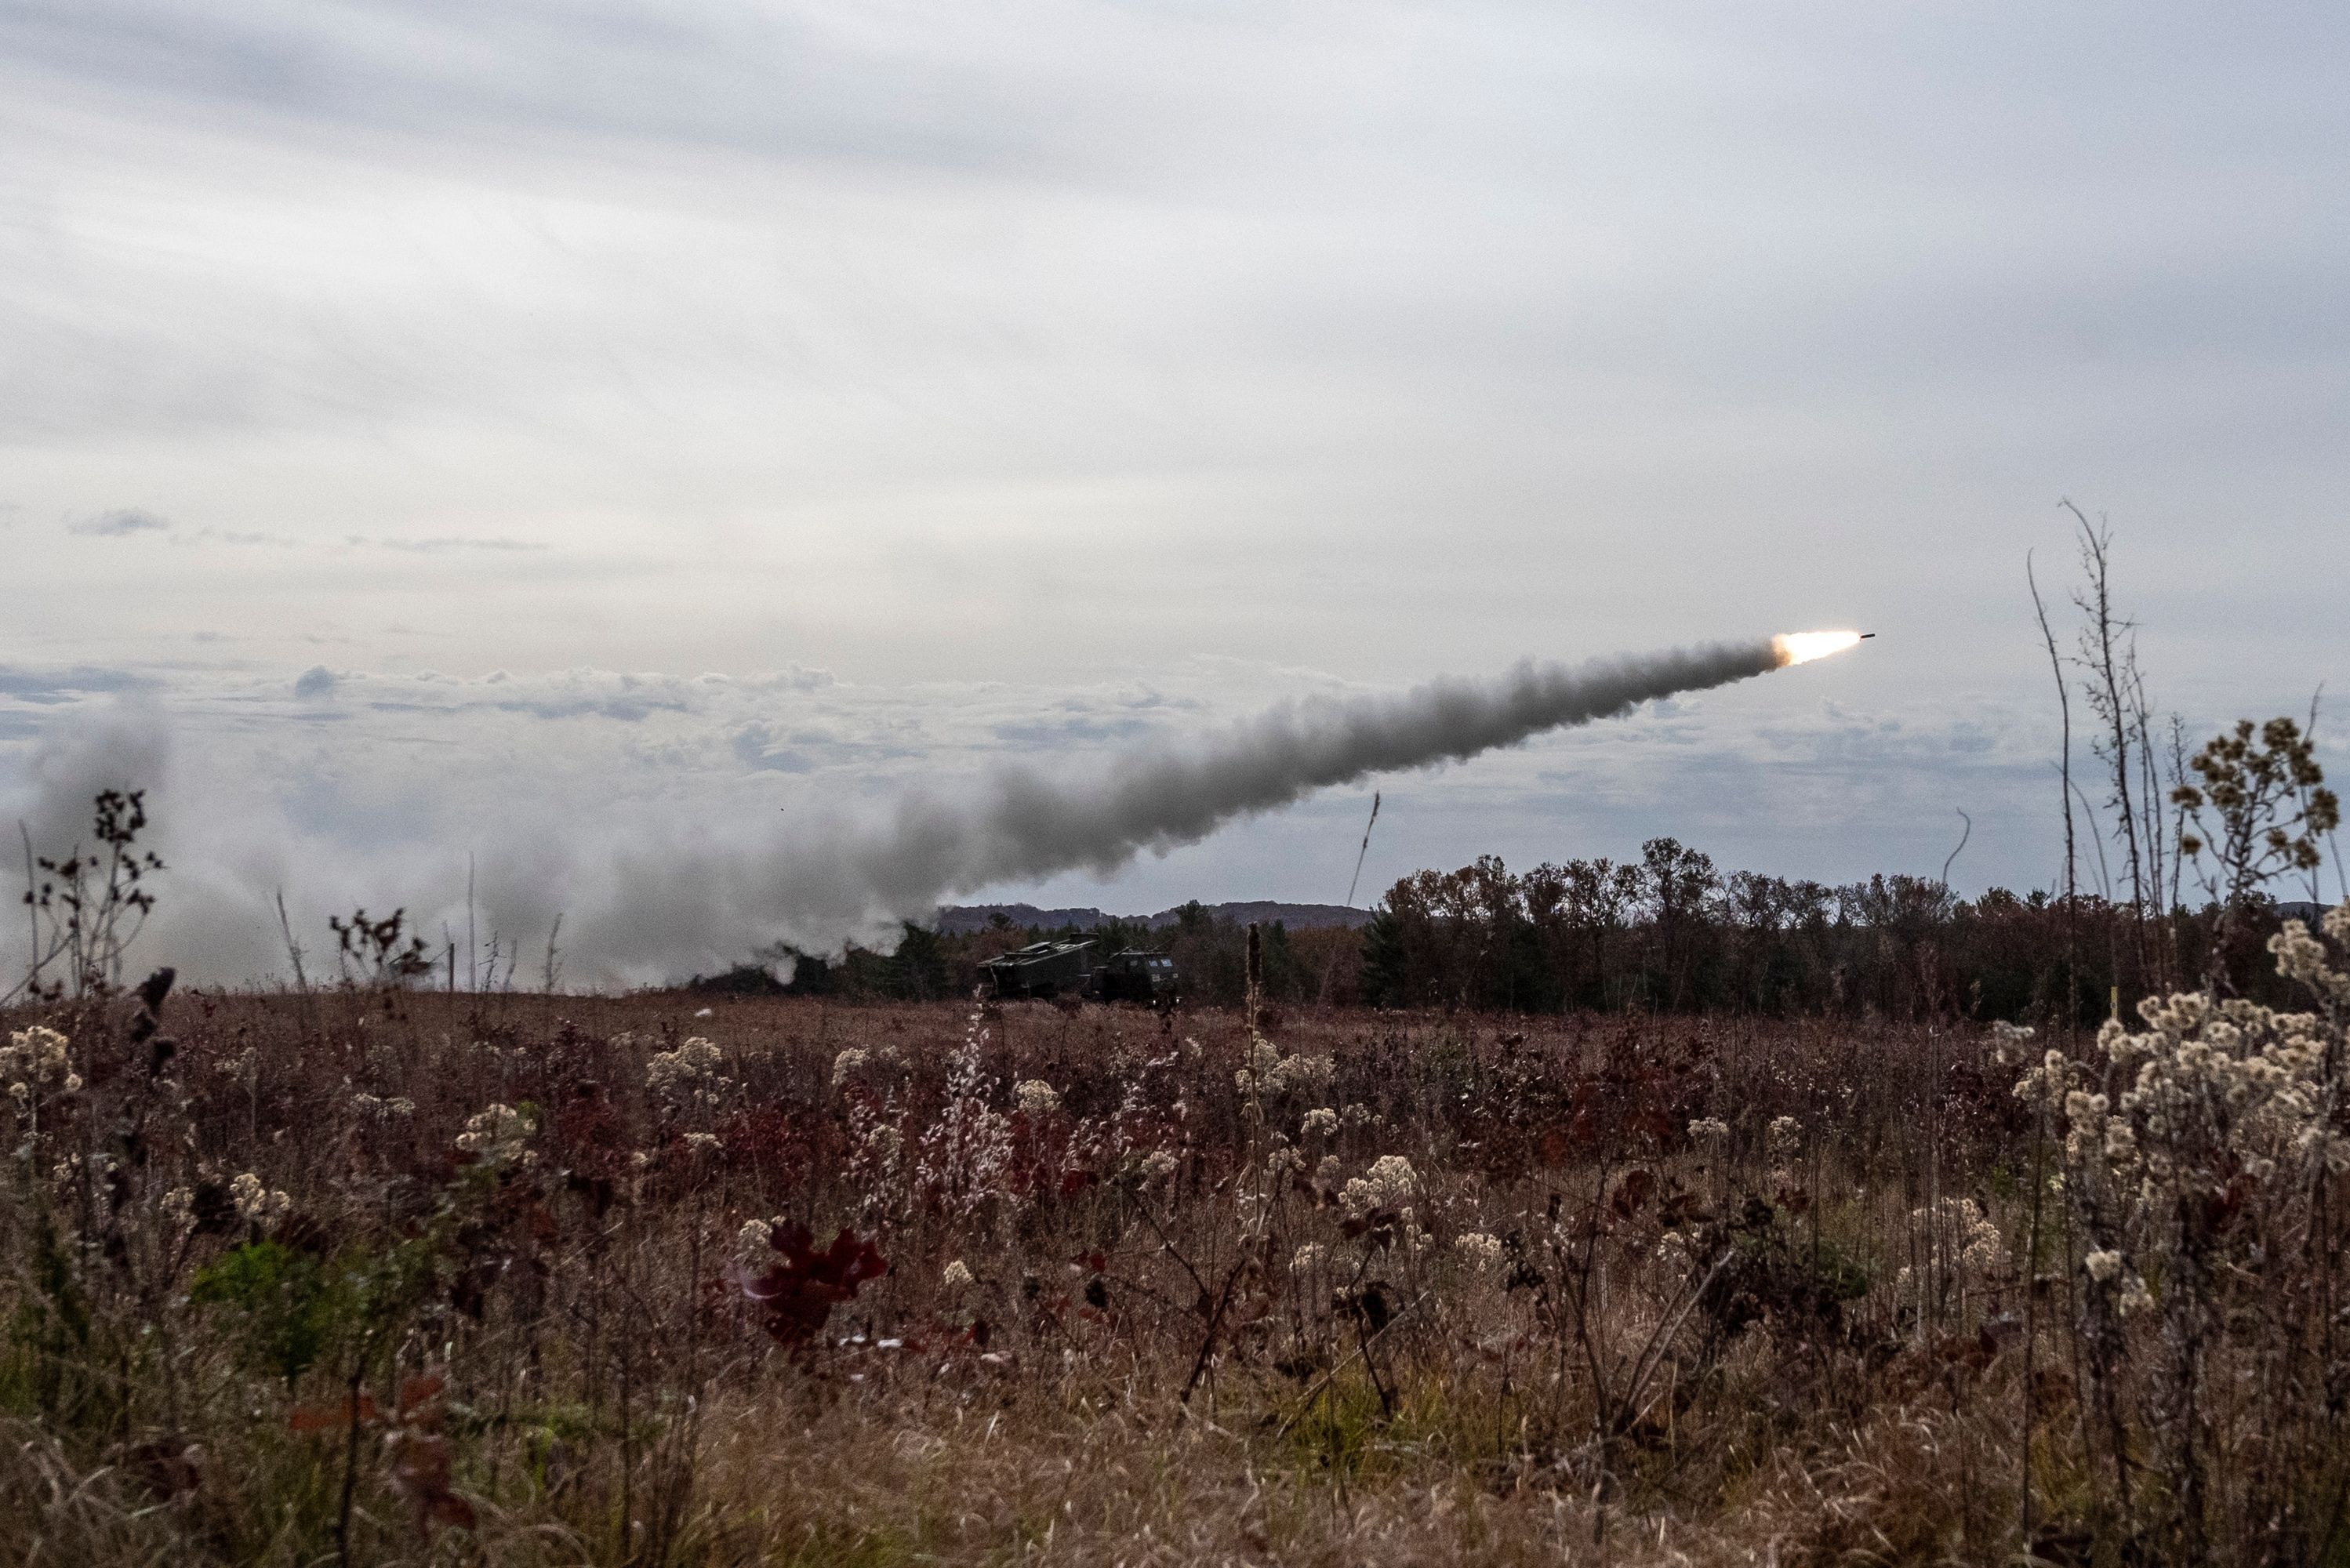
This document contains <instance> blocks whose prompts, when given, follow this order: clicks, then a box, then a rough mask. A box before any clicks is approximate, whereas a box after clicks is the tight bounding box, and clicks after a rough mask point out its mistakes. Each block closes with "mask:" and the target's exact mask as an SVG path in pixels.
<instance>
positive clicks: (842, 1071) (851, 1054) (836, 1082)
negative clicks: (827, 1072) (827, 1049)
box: [832, 1045, 872, 1089]
mask: <svg viewBox="0 0 2350 1568" xmlns="http://www.w3.org/2000/svg"><path fill="white" fill-rule="evenodd" d="M870 1060H872V1058H871V1057H870V1056H868V1054H866V1053H865V1052H864V1051H863V1050H862V1049H861V1048H859V1047H858V1046H855V1045H851V1046H850V1047H849V1048H848V1049H847V1050H846V1051H843V1052H842V1053H841V1054H839V1055H837V1056H835V1057H834V1058H833V1059H832V1086H833V1087H834V1088H836V1089H837V1088H838V1087H840V1085H843V1084H845V1083H847V1082H848V1080H849V1078H850V1076H851V1075H854V1074H856V1073H857V1072H858V1071H859V1070H860V1069H861V1068H863V1067H864V1065H865V1064H866V1063H867V1062H868V1061H870Z"/></svg>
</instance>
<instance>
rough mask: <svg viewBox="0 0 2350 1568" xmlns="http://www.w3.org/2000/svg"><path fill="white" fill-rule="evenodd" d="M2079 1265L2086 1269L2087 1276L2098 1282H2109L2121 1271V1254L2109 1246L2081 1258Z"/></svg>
mask: <svg viewBox="0 0 2350 1568" xmlns="http://www.w3.org/2000/svg"><path fill="white" fill-rule="evenodd" d="M2081 1266H2082V1267H2083V1268H2085V1269H2086V1270H2088V1271H2089V1277H2090V1278H2091V1279H2093V1280H2095V1281H2096V1282H2098V1283H2099V1284H2101V1285H2102V1284H2109V1283H2111V1282H2113V1281H2114V1279H2115V1278H2116V1277H2117V1276H2118V1275H2119V1274H2120V1273H2121V1272H2122V1255H2121V1254H2120V1253H2119V1252H2116V1251H2114V1250H2113V1249H2111V1248H2110V1247H2109V1248H2106V1250H2104V1251H2096V1252H2092V1253H2090V1254H2089V1255H2088V1256H2087V1257H2085V1258H2084V1259H2082V1260H2081Z"/></svg>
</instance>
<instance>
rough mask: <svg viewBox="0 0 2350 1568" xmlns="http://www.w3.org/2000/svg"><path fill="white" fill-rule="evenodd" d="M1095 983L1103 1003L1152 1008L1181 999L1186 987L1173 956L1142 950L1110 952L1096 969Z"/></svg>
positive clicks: (1167, 1004) (1169, 1004)
mask: <svg viewBox="0 0 2350 1568" xmlns="http://www.w3.org/2000/svg"><path fill="white" fill-rule="evenodd" d="M1094 984H1095V990H1096V992H1097V994H1098V995H1099V996H1100V997H1101V999H1102V1000H1103V1001H1104V1002H1141V1003H1143V1004H1144V1005H1146V1006H1151V1007H1158V1006H1172V1005H1173V1004H1174V1003H1175V1002H1179V1001H1180V1000H1181V997H1182V989H1183V982H1182V977H1181V976H1180V974H1179V973H1177V971H1176V969H1175V961H1174V960H1173V959H1171V958H1170V957H1168V956H1167V955H1166V954H1165V953H1156V952H1144V951H1142V950H1139V949H1128V950H1127V951H1125V952H1122V953H1112V954H1110V956H1109V958H1108V959H1107V961H1104V963H1103V964H1102V966H1101V968H1099V969H1098V970H1096V971H1094Z"/></svg>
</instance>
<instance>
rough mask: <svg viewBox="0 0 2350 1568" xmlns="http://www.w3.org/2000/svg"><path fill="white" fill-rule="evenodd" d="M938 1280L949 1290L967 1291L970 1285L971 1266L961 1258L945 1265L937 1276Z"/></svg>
mask: <svg viewBox="0 0 2350 1568" xmlns="http://www.w3.org/2000/svg"><path fill="white" fill-rule="evenodd" d="M939 1280H940V1282H941V1284H943V1285H945V1286H946V1288H947V1289H949V1290H951V1291H967V1290H969V1289H971V1286H972V1277H971V1268H970V1266H969V1265H968V1264H966V1263H965V1262H963V1261H962V1259H961V1258H957V1259H956V1260H955V1261H954V1262H951V1263H949V1264H948V1265H947V1266H946V1272H944V1273H942V1274H941V1275H940V1276H939Z"/></svg>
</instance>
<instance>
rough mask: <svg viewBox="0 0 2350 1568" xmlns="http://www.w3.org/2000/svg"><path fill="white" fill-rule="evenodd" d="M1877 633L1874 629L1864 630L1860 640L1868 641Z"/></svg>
mask: <svg viewBox="0 0 2350 1568" xmlns="http://www.w3.org/2000/svg"><path fill="white" fill-rule="evenodd" d="M1876 635H1877V634H1876V633H1875V632H1873V631H1864V632H1862V633H1861V634H1860V640H1861V641H1863V642H1866V641H1867V640H1868V639H1870V638H1872V637H1875V636H1876Z"/></svg>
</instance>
